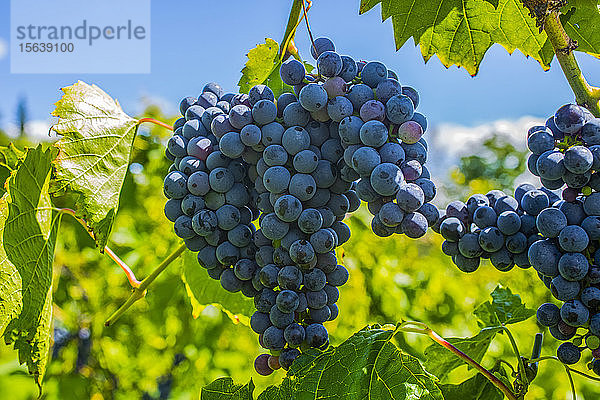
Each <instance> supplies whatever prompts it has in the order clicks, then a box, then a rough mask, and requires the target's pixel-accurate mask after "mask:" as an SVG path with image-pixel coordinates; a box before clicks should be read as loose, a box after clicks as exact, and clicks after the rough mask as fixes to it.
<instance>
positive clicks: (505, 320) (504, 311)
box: [473, 286, 535, 327]
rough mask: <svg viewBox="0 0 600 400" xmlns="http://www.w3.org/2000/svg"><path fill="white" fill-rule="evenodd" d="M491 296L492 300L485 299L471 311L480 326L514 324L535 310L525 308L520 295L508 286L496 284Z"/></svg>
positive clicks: (526, 317)
mask: <svg viewBox="0 0 600 400" xmlns="http://www.w3.org/2000/svg"><path fill="white" fill-rule="evenodd" d="M491 296H492V302H489V301H486V302H485V303H483V304H480V305H479V306H478V307H477V308H476V309H475V310H474V311H473V314H475V315H476V316H477V317H478V318H479V319H480V320H481V322H480V324H479V325H480V326H482V327H483V326H493V327H495V326H499V325H501V324H504V325H508V324H516V323H517V322H521V321H525V320H526V319H528V318H530V317H532V316H533V315H535V310H532V309H530V308H527V307H526V306H525V304H523V302H522V301H521V296H519V295H518V294H513V293H512V291H511V290H510V289H509V288H503V287H500V286H497V287H496V289H494V291H493V292H492V294H491Z"/></svg>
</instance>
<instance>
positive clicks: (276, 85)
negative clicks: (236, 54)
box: [238, 38, 292, 98]
mask: <svg viewBox="0 0 600 400" xmlns="http://www.w3.org/2000/svg"><path fill="white" fill-rule="evenodd" d="M278 52H279V44H278V43H277V42H276V41H275V40H273V39H269V38H267V39H265V43H262V44H259V45H258V46H256V47H255V48H253V49H252V50H250V51H249V52H248V54H247V56H248V61H246V66H245V67H244V68H243V69H242V77H241V78H240V81H239V82H238V86H239V87H240V92H241V93H248V91H249V90H250V89H251V88H252V86H255V85H260V84H263V85H267V86H268V87H270V88H271V90H273V93H274V94H275V98H277V97H279V95H280V94H281V93H283V92H290V91H291V90H292V88H291V87H290V86H288V85H286V84H285V83H283V81H282V80H281V77H280V76H279V67H280V66H281V64H280V62H279V57H278Z"/></svg>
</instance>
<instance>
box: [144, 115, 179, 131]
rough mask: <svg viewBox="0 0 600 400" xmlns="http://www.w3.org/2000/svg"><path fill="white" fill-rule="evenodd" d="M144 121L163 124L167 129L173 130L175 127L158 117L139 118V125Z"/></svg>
mask: <svg viewBox="0 0 600 400" xmlns="http://www.w3.org/2000/svg"><path fill="white" fill-rule="evenodd" d="M144 122H150V123H151V124H154V125H158V126H162V127H163V128H165V129H168V130H170V131H173V127H172V126H171V125H169V124H165V123H164V122H161V121H159V120H157V119H154V118H142V119H140V120H138V125H141V124H143V123H144Z"/></svg>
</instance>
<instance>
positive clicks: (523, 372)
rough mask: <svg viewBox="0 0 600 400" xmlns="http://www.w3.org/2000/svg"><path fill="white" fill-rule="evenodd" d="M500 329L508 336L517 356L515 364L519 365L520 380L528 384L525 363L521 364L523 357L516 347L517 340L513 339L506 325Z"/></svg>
mask: <svg viewBox="0 0 600 400" xmlns="http://www.w3.org/2000/svg"><path fill="white" fill-rule="evenodd" d="M502 331H503V332H506V336H508V340H509V341H510V344H511V346H512V348H513V352H514V353H515V356H516V357H517V366H518V367H519V373H520V375H521V380H522V381H524V382H523V383H524V384H525V385H527V384H529V380H528V379H527V371H526V370H525V364H523V359H522V358H521V354H520V353H519V348H518V347H517V342H516V341H515V338H514V336H513V335H512V332H511V331H510V330H509V329H508V328H507V327H506V326H504V325H503V326H502Z"/></svg>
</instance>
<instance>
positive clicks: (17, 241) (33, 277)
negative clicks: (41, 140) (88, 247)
mask: <svg viewBox="0 0 600 400" xmlns="http://www.w3.org/2000/svg"><path fill="white" fill-rule="evenodd" d="M55 156H56V152H55V151H54V149H52V148H50V149H47V150H45V151H44V150H43V148H42V147H41V145H40V146H38V147H37V148H36V149H30V150H28V151H27V156H26V157H25V160H24V161H23V162H22V163H21V164H19V166H18V169H17V170H16V171H15V172H14V173H13V175H12V176H11V177H10V178H9V182H8V186H7V189H8V191H7V193H6V194H5V195H4V197H2V199H0V240H1V243H0V260H2V261H1V264H0V332H2V333H3V335H4V340H5V342H6V343H7V344H12V345H13V346H14V348H15V349H16V350H17V351H18V353H19V361H20V362H21V363H26V364H27V368H28V369H29V372H30V373H31V374H32V375H33V376H34V378H35V380H36V382H37V384H38V385H39V384H40V382H41V380H42V378H43V376H44V372H45V370H46V362H47V358H48V349H49V347H50V334H51V329H50V328H51V320H52V261H53V259H54V246H55V244H56V233H57V230H58V226H59V219H60V217H59V214H58V213H56V212H55V211H53V209H52V204H51V202H50V196H49V195H48V185H49V180H50V171H51V169H52V160H53V159H54V157H55Z"/></svg>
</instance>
